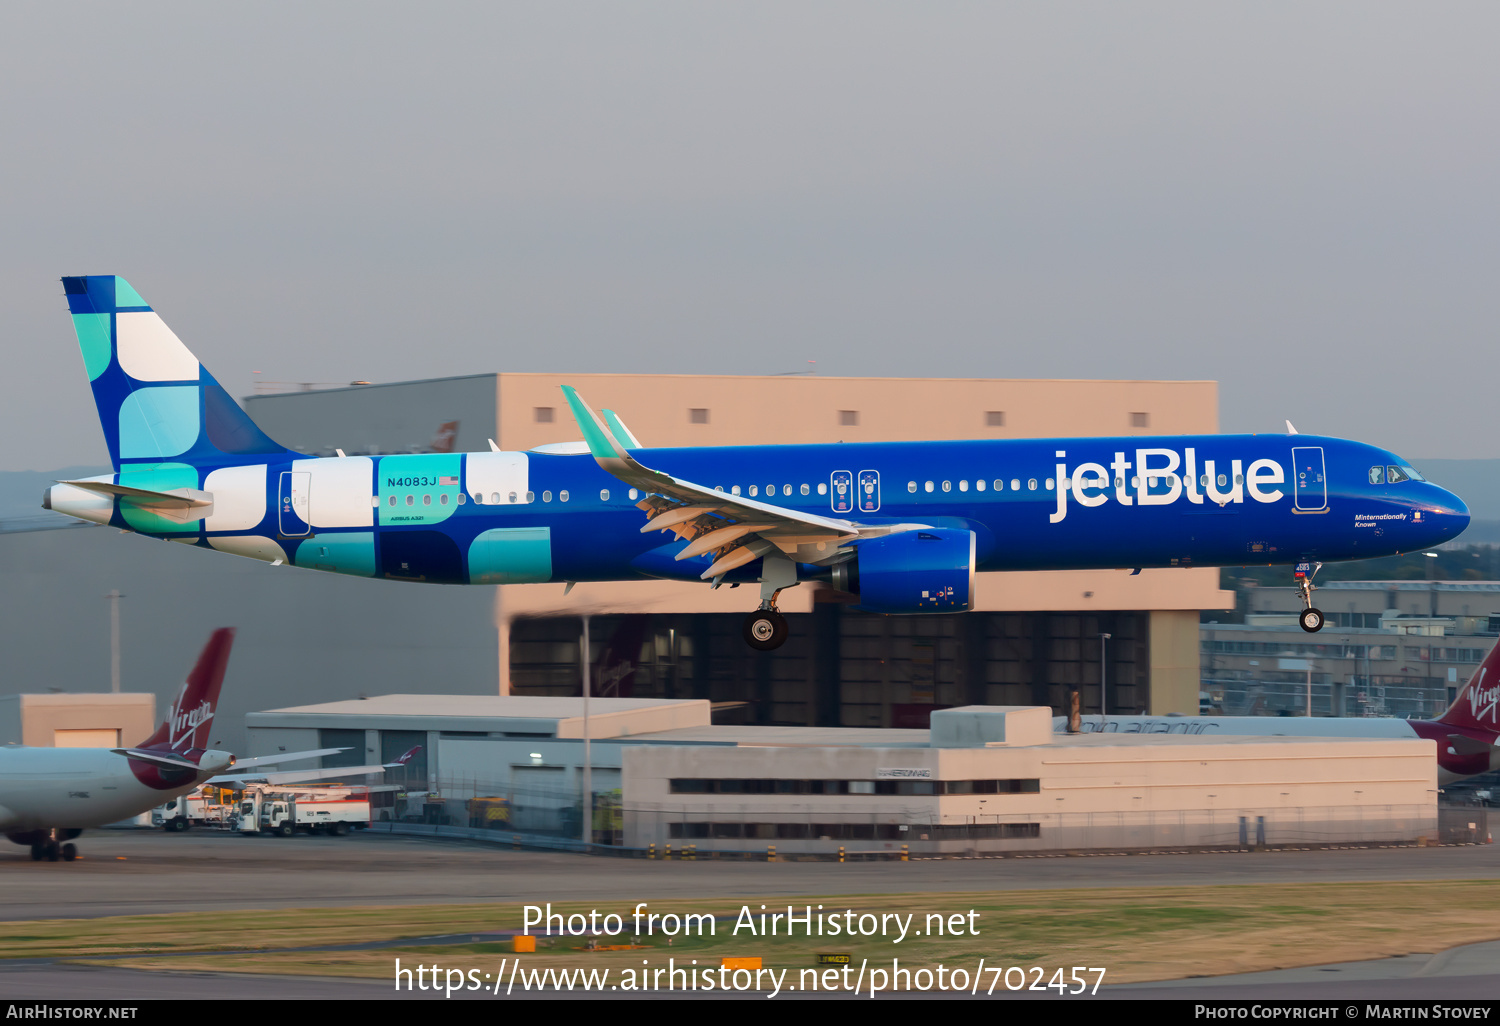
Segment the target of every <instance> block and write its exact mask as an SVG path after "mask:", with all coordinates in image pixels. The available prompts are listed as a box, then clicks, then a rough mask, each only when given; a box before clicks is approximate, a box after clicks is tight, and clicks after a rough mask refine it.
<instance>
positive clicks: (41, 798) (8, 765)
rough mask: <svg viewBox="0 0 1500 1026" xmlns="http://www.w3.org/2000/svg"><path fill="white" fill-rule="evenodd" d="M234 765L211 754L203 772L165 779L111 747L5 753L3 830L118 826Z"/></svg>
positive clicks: (0, 793) (0, 782)
mask: <svg viewBox="0 0 1500 1026" xmlns="http://www.w3.org/2000/svg"><path fill="white" fill-rule="evenodd" d="M233 762H234V759H233V757H232V756H230V754H229V753H228V752H215V751H210V752H206V753H204V755H203V757H202V759H201V760H200V763H199V769H198V771H197V772H191V771H188V770H183V771H181V773H180V774H175V773H167V774H162V773H159V772H157V771H156V768H155V767H146V766H144V765H143V764H140V763H139V762H138V761H137V760H133V759H131V758H130V757H129V756H126V755H120V754H118V753H116V752H114V751H113V750H111V749H108V748H20V747H7V748H0V831H3V832H5V833H19V832H22V831H29V830H44V829H48V828H59V829H65V830H78V829H84V828H86V827H97V826H103V825H104V824H106V823H116V822H119V821H120V820H122V819H129V818H130V817H131V816H136V815H139V814H140V813H142V812H147V811H149V810H151V809H153V808H155V807H156V806H158V805H160V804H162V803H163V802H165V801H168V800H169V799H172V798H175V797H177V796H178V795H182V794H186V793H187V792H189V791H191V790H193V789H194V788H195V787H197V786H198V785H199V784H201V783H202V782H203V781H205V780H207V779H208V778H209V777H212V776H214V775H215V774H218V773H222V772H223V771H224V770H226V769H228V768H229V767H230V766H231V765H232V764H233ZM133 764H134V766H133ZM136 767H139V768H140V769H141V770H142V772H141V773H139V774H138V773H137V772H136ZM142 777H144V778H145V780H143V779H142ZM147 780H149V781H152V782H151V783H147V782H146V781H147Z"/></svg>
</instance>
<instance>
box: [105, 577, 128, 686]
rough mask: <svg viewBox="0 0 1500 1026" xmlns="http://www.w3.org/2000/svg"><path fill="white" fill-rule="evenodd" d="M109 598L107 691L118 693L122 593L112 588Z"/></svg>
mask: <svg viewBox="0 0 1500 1026" xmlns="http://www.w3.org/2000/svg"><path fill="white" fill-rule="evenodd" d="M104 597H105V598H107V599H109V691H110V694H113V695H118V694H119V693H120V600H121V599H122V598H124V597H125V596H124V595H121V594H120V589H119V588H113V589H111V590H110V593H109V594H108V595H105V596H104Z"/></svg>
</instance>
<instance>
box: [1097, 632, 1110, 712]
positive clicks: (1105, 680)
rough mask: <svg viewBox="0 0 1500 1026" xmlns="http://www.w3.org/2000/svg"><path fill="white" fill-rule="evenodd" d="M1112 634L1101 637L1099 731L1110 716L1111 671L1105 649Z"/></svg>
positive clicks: (1101, 635)
mask: <svg viewBox="0 0 1500 1026" xmlns="http://www.w3.org/2000/svg"><path fill="white" fill-rule="evenodd" d="M1111 637H1113V635H1110V634H1100V635H1099V729H1100V730H1103V729H1104V725H1105V723H1106V722H1107V719H1108V716H1109V670H1108V669H1107V668H1106V667H1107V664H1106V662H1105V659H1104V654H1105V647H1106V645H1107V643H1108V642H1109V639H1110V638H1111Z"/></svg>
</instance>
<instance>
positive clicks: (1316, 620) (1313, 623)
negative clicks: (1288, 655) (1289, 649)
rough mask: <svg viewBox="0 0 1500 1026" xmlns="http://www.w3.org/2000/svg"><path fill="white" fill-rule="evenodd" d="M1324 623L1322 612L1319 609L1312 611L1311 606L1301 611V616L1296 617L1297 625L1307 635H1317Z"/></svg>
mask: <svg viewBox="0 0 1500 1026" xmlns="http://www.w3.org/2000/svg"><path fill="white" fill-rule="evenodd" d="M1325 622H1326V621H1325V620H1324V617H1323V611H1322V610H1321V609H1313V608H1312V607H1311V606H1309V607H1308V608H1307V609H1304V610H1302V615H1301V616H1299V617H1297V623H1298V624H1300V625H1301V626H1302V629H1303V630H1304V631H1306V632H1307V633H1309V634H1316V633H1318V632H1319V631H1320V630H1322V629H1323V624H1324V623H1325Z"/></svg>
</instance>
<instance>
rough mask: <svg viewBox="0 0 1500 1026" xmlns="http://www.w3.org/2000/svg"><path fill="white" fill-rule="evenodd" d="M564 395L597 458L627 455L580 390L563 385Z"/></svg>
mask: <svg viewBox="0 0 1500 1026" xmlns="http://www.w3.org/2000/svg"><path fill="white" fill-rule="evenodd" d="M562 390H563V396H564V397H565V398H566V399H567V400H568V407H569V408H570V409H571V410H572V411H573V419H574V420H576V421H578V428H579V430H581V431H582V432H583V440H584V441H585V442H587V443H588V444H589V452H591V453H593V454H594V459H596V460H608V459H619V458H621V457H623V456H624V455H625V450H624V448H623V447H622V446H620V444H619V443H618V442H616V441H615V440H614V439H613V438H611V437H610V435H609V430H608V428H606V427H605V424H604V421H603V420H601V419H600V418H599V415H598V414H597V413H595V412H594V411H593V409H591V408H590V407H589V404H588V403H586V402H584V401H583V398H582V397H581V396H580V395H579V394H578V390H577V389H575V388H574V387H573V386H572V385H563V386H562Z"/></svg>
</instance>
